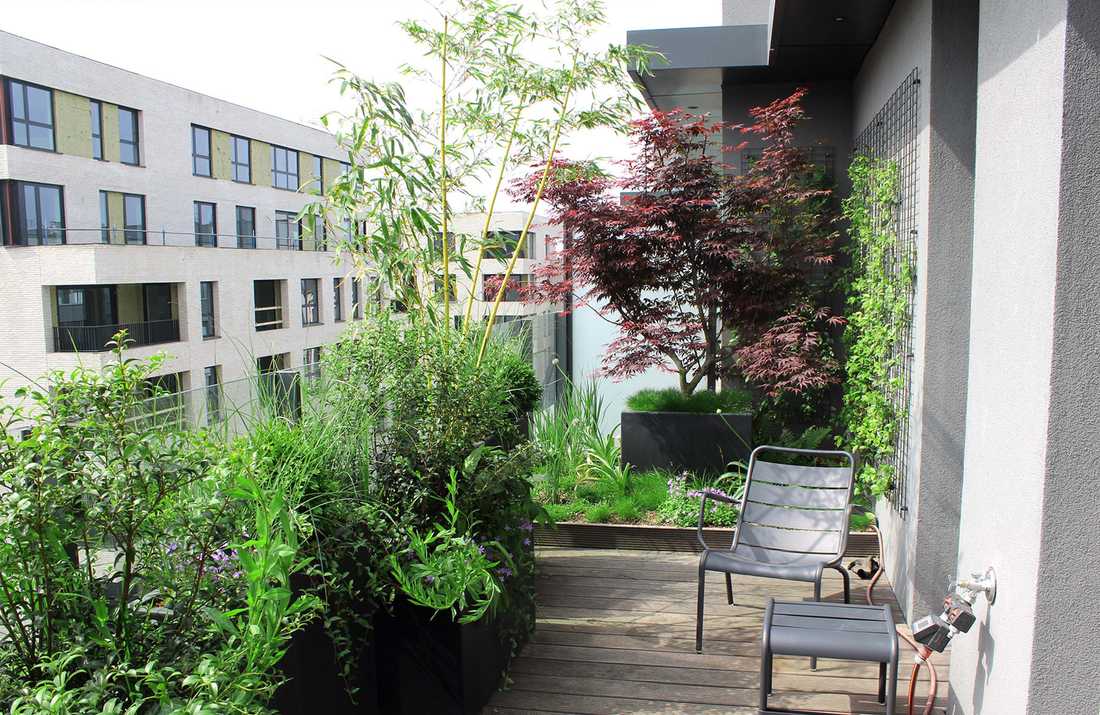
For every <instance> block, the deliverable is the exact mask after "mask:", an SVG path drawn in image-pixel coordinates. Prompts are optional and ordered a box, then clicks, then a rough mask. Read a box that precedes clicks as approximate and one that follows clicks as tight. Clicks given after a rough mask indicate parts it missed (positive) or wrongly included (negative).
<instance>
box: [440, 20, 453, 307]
mask: <svg viewBox="0 0 1100 715" xmlns="http://www.w3.org/2000/svg"><path fill="white" fill-rule="evenodd" d="M440 54H441V55H442V64H443V73H442V81H441V82H440V93H439V94H440V101H439V105H440V110H439V171H440V188H441V189H442V191H441V193H442V195H443V196H442V204H443V220H442V227H441V228H442V233H443V297H442V300H443V323H444V325H446V324H447V323H450V322H451V293H450V286H451V258H450V251H448V249H447V16H446V15H444V16H443V48H442V52H441V53H440Z"/></svg>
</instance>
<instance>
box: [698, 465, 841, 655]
mask: <svg viewBox="0 0 1100 715" xmlns="http://www.w3.org/2000/svg"><path fill="white" fill-rule="evenodd" d="M762 452H779V453H784V454H794V455H802V456H806V457H814V458H826V459H829V460H831V461H834V462H835V461H841V460H843V461H845V462H847V464H846V465H844V466H840V467H818V466H800V465H792V464H781V463H778V462H768V461H765V460H763V459H761V458H760V454H761V453H762ZM854 474H855V459H854V458H853V457H852V455H851V454H850V453H848V452H842V451H833V450H817V449H792V448H789V447H772V446H768V445H764V446H760V447H757V448H756V449H754V450H753V451H752V455H751V456H750V457H749V472H748V476H747V478H746V481H745V489H744V494H743V495H742V496H741V499H740V501H737V500H736V499H731V498H729V497H726V496H725V495H722V494H716V493H714V492H710V491H706V490H704V493H703V502H702V505H701V506H700V510H699V529H698V534H697V536H698V539H699V543H700V544H702V545H703V553H702V555H701V556H700V557H699V602H698V611H697V614H696V619H695V651H696V652H697V653H702V652H703V592H704V590H705V585H706V573H707V571H717V572H721V573H724V574H725V575H726V599H727V601H729V603H730V604H731V605H732V604H733V574H739V575H742V576H763V577H765V578H778V579H785V580H789V581H806V582H809V583H812V584H813V585H814V600H815V601H820V600H821V575H822V572H823V571H824V570H825V569H827V568H831V569H835V570H836V571H839V572H840V575H841V576H842V577H843V578H844V602H845V603H849V602H850V598H851V593H850V586H849V582H848V574H847V572H845V570H844V568H843V567H842V566H841V565H840V562H841V559H842V558H843V556H844V549H845V547H846V546H847V543H848V519H849V517H850V516H851V513H852V485H853V481H854ZM709 499H714V500H717V501H722V502H726V503H728V504H734V505H736V506H739V507H740V509H741V512H740V515H739V517H738V520H737V529H736V530H735V531H734V534H733V544H732V545H731V546H730V548H729V549H713V548H711V547H710V546H708V545H707V542H706V541H705V540H704V539H703V521H704V517H705V515H706V510H707V500H709ZM816 665H817V663H816V658H815V659H812V660H811V661H810V667H811V668H813V667H816Z"/></svg>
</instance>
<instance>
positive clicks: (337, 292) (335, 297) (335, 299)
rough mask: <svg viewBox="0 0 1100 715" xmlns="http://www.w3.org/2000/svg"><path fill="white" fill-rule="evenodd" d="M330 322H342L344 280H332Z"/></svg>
mask: <svg viewBox="0 0 1100 715" xmlns="http://www.w3.org/2000/svg"><path fill="white" fill-rule="evenodd" d="M332 320H333V322H336V323H341V322H343V320H344V280H343V279H342V278H333V279H332Z"/></svg>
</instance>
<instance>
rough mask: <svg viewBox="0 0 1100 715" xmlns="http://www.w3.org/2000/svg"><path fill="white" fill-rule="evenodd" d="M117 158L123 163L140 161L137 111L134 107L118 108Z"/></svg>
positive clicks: (134, 163)
mask: <svg viewBox="0 0 1100 715" xmlns="http://www.w3.org/2000/svg"><path fill="white" fill-rule="evenodd" d="M118 158H119V161H121V162H122V163H123V164H133V165H135V166H136V165H138V164H140V163H141V152H140V151H139V149H138V113H137V110H135V109H127V108H126V107H119V108H118Z"/></svg>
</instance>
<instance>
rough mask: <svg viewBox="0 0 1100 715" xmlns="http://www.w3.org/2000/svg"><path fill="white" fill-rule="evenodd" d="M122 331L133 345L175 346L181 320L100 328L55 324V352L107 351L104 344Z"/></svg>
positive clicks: (122, 324)
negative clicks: (160, 344)
mask: <svg viewBox="0 0 1100 715" xmlns="http://www.w3.org/2000/svg"><path fill="white" fill-rule="evenodd" d="M121 330H125V331H126V339H127V340H130V341H132V344H133V345H135V346H142V345H157V344H159V343H174V342H178V341H179V339H180V321H179V320H178V319H177V318H171V319H167V320H145V321H141V322H136V323H106V324H102V325H55V326H54V329H53V335H54V351H55V352H59V353H64V352H88V353H92V352H103V351H104V350H110V347H109V346H108V345H107V343H109V342H110V341H111V339H112V338H113V337H114V336H115V334H116V333H118V332H119V331H121Z"/></svg>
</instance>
